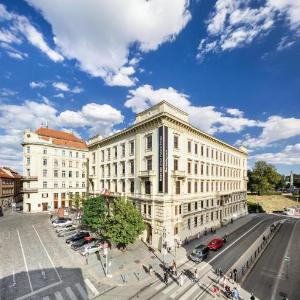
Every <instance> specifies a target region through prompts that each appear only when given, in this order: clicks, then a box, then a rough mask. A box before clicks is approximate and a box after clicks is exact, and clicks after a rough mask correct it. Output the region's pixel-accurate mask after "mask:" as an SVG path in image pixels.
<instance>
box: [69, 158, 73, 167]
mask: <svg viewBox="0 0 300 300" xmlns="http://www.w3.org/2000/svg"><path fill="white" fill-rule="evenodd" d="M69 168H72V161H71V160H70V161H69Z"/></svg>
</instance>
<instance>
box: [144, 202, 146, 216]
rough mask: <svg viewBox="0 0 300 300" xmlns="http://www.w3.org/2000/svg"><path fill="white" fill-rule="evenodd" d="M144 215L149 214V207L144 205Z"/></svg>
mask: <svg viewBox="0 0 300 300" xmlns="http://www.w3.org/2000/svg"><path fill="white" fill-rule="evenodd" d="M144 214H145V215H146V214H147V205H146V204H144Z"/></svg>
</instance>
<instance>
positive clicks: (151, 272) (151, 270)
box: [149, 265, 153, 276]
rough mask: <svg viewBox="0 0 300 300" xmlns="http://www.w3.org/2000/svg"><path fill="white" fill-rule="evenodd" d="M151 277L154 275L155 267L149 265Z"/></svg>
mask: <svg viewBox="0 0 300 300" xmlns="http://www.w3.org/2000/svg"><path fill="white" fill-rule="evenodd" d="M149 275H150V276H152V275H153V267H152V266H151V265H149Z"/></svg>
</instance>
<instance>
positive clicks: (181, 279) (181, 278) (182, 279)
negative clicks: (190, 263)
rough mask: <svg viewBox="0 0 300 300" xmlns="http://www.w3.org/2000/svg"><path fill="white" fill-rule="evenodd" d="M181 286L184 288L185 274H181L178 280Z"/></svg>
mask: <svg viewBox="0 0 300 300" xmlns="http://www.w3.org/2000/svg"><path fill="white" fill-rule="evenodd" d="M178 282H179V286H183V284H184V278H183V273H182V272H181V273H180V275H179V278H178Z"/></svg>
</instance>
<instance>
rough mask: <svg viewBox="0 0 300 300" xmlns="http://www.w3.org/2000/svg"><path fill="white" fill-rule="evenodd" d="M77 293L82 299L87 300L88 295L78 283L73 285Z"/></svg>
mask: <svg viewBox="0 0 300 300" xmlns="http://www.w3.org/2000/svg"><path fill="white" fill-rule="evenodd" d="M75 286H76V288H77V290H78V292H79V293H80V295H81V296H82V298H83V299H85V300H86V299H88V294H87V293H86V291H85V290H84V288H83V287H82V285H81V284H80V283H76V284H75Z"/></svg>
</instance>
